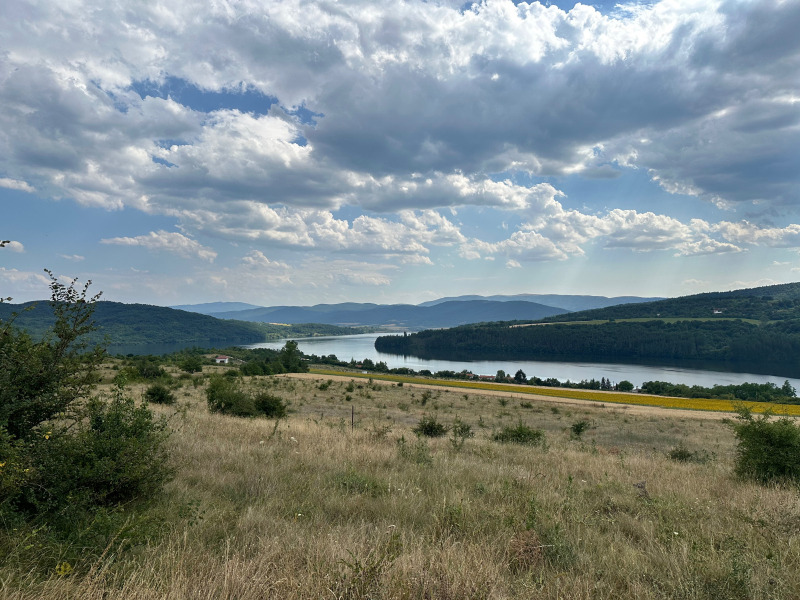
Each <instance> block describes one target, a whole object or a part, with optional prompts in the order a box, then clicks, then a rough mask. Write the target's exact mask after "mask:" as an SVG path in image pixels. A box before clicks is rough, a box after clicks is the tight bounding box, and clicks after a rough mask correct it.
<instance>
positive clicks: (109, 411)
mask: <svg viewBox="0 0 800 600" xmlns="http://www.w3.org/2000/svg"><path fill="white" fill-rule="evenodd" d="M167 435H168V431H167V424H166V421H165V420H164V419H163V418H162V419H156V418H155V417H154V416H153V413H152V412H151V411H150V410H149V409H148V408H147V405H146V404H140V405H136V403H135V402H134V401H133V399H131V398H129V397H125V396H124V395H122V390H119V391H118V393H117V395H116V397H115V398H113V399H112V400H111V401H104V400H100V399H96V398H95V399H93V400H91V401H90V402H89V403H88V405H87V407H86V419H85V420H83V421H82V422H81V423H80V424H79V425H78V426H77V429H76V430H74V431H73V430H69V431H68V430H66V428H62V429H60V430H59V431H54V432H53V434H52V435H51V437H50V439H47V440H45V443H42V444H38V445H36V447H35V448H34V451H33V455H32V467H33V470H34V471H35V472H36V481H37V487H36V488H35V489H34V490H32V492H33V493H32V494H29V495H28V500H29V501H31V500H32V501H33V502H34V504H35V505H36V506H37V508H38V509H39V512H55V511H56V510H58V511H60V512H62V513H63V512H64V509H65V508H67V507H69V509H70V510H69V511H68V512H74V511H75V509H76V508H90V507H93V506H110V505H114V504H118V503H122V502H128V501H130V500H134V499H137V498H142V497H148V496H150V495H152V494H154V493H155V492H156V491H158V490H159V489H160V488H161V486H162V485H163V484H164V483H165V482H166V481H167V479H168V478H169V476H170V474H171V469H170V467H169V466H168V464H169V460H168V459H169V456H168V454H167V448H166V445H165V442H166V439H167Z"/></svg>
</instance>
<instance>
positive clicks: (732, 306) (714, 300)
mask: <svg viewBox="0 0 800 600" xmlns="http://www.w3.org/2000/svg"><path fill="white" fill-rule="evenodd" d="M670 317H680V318H695V319H700V318H703V319H704V318H718V319H754V320H757V321H777V320H787V319H800V283H786V284H782V285H771V286H766V287H757V288H749V289H743V290H734V291H731V292H711V293H706V294H696V295H693V296H681V297H679V298H668V299H666V300H658V301H656V302H643V303H639V304H620V305H617V306H610V307H608V308H599V309H594V310H584V311H580V312H574V313H570V314H565V315H559V316H557V317H550V318H546V319H543V321H558V322H562V321H592V320H605V319H641V318H650V319H658V318H670Z"/></svg>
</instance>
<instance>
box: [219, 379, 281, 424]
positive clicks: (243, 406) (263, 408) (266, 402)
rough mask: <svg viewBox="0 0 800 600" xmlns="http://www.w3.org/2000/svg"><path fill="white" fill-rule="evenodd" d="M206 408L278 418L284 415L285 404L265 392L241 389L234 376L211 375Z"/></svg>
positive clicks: (235, 414) (237, 415)
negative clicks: (254, 392)
mask: <svg viewBox="0 0 800 600" xmlns="http://www.w3.org/2000/svg"><path fill="white" fill-rule="evenodd" d="M206 400H207V402H208V410H210V411H211V412H218V413H222V414H225V415H233V416H235V417H270V418H275V419H280V418H282V417H285V416H286V410H287V406H286V404H285V403H284V401H283V400H281V399H280V398H279V397H277V396H273V395H271V394H268V393H267V392H259V393H257V394H255V395H254V394H252V393H250V392H249V391H247V390H244V389H242V384H241V382H240V381H239V380H238V378H236V377H226V376H220V375H215V376H213V377H211V380H210V381H209V384H208V388H207V389H206Z"/></svg>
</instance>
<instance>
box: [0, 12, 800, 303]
mask: <svg viewBox="0 0 800 600" xmlns="http://www.w3.org/2000/svg"><path fill="white" fill-rule="evenodd" d="M797 31H800V0H783V1H780V0H763V1H761V0H753V1H738V0H735V1H728V0H723V1H702V2H698V1H697V0H662V1H660V2H639V3H637V2H634V3H614V2H595V3H587V4H576V3H574V2H565V1H563V0H559V1H557V2H532V3H525V2H512V1H511V0H485V1H483V2H472V3H470V2H467V3H464V2H463V1H458V2H449V1H447V0H441V1H439V2H436V1H428V2H423V1H420V0H405V1H399V0H396V1H394V2H377V3H376V2H374V1H372V0H368V1H367V0H339V1H336V0H281V1H276V0H272V1H270V0H214V1H208V0H196V1H189V0H170V1H169V2H166V1H163V0H148V1H147V2H142V1H141V0H117V1H115V2H108V1H107V0H62V1H60V2H52V1H48V0H15V1H14V2H2V3H0V240H5V241H7V242H8V243H6V244H5V247H3V248H0V296H2V297H12V298H13V299H14V302H24V301H28V300H33V299H42V298H46V297H47V296H48V287H47V284H48V279H47V276H46V274H45V273H44V271H43V270H44V269H49V270H51V271H52V272H53V273H55V274H56V275H57V276H58V277H59V278H61V279H62V280H63V281H69V280H70V279H71V278H77V280H78V281H79V282H86V281H87V280H91V281H92V282H93V283H92V289H93V290H94V291H102V292H103V299H106V300H114V301H121V302H141V303H147V304H158V305H174V304H190V303H203V302H214V301H241V302H249V303H253V304H258V305H263V306H272V305H284V304H297V305H311V304H317V303H333V302H346V301H354V302H377V303H413V304H416V303H420V302H424V301H428V300H432V299H436V298H440V297H445V296H455V295H460V294H482V295H489V294H522V293H534V294H535V293H541V294H550V293H561V294H595V295H604V296H617V295H639V296H670V297H672V296H680V295H685V294H692V293H699V292H705V291H720V290H729V289H737V288H743V287H754V286H759V285H770V284H776V283H786V282H791V281H798V280H800V36H798V35H797Z"/></svg>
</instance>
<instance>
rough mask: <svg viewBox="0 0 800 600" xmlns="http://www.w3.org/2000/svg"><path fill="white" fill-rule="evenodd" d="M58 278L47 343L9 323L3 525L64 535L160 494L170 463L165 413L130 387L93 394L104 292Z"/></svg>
mask: <svg viewBox="0 0 800 600" xmlns="http://www.w3.org/2000/svg"><path fill="white" fill-rule="evenodd" d="M48 274H50V273H49V272H48ZM50 277H51V284H50V290H51V302H50V305H51V307H52V310H53V316H54V322H53V326H52V328H51V329H50V331H49V332H48V333H47V334H45V336H44V337H43V338H42V339H41V340H40V341H33V340H32V338H31V337H30V336H29V335H28V334H27V333H24V332H20V331H17V330H16V329H15V328H14V327H13V322H14V318H13V317H12V319H11V320H10V321H7V322H5V323H3V322H0V457H2V463H3V467H2V468H0V521H2V522H4V523H10V522H19V523H23V522H30V525H29V526H31V527H36V526H37V524H41V525H40V526H41V527H46V528H47V530H48V531H53V532H56V531H62V532H63V531H67V530H69V529H74V528H75V527H76V525H75V524H76V523H80V522H85V521H86V519H89V520H91V519H92V518H93V515H96V514H98V513H99V512H102V510H105V509H106V508H108V509H109V510H111V511H112V512H113V511H114V510H116V508H115V507H116V505H118V504H120V503H128V502H130V501H132V500H135V499H138V498H149V497H152V496H153V495H154V494H155V493H156V492H157V491H158V490H159V489H160V488H161V486H162V485H163V483H164V482H165V481H166V480H167V479H168V478H169V476H170V468H169V457H168V454H167V451H166V441H167V436H168V430H167V426H166V422H165V421H164V420H163V419H156V418H155V417H154V416H153V414H152V413H151V412H150V410H149V409H148V408H147V405H146V404H142V405H140V406H136V405H135V403H134V402H133V400H131V399H129V398H126V397H124V394H123V392H122V388H121V387H119V388H118V391H117V394H116V395H115V397H114V398H112V399H111V400H108V399H104V398H97V397H92V395H91V394H92V390H93V387H94V384H95V383H96V381H97V380H98V376H97V368H98V366H99V364H100V361H101V360H102V358H103V349H102V348H100V347H95V348H91V349H90V348H89V347H88V346H87V344H86V343H85V342H84V340H85V337H84V336H85V335H86V334H88V333H90V332H92V331H94V329H95V328H94V325H93V324H92V321H91V317H92V314H93V311H94V303H95V301H96V300H97V299H98V298H99V294H98V295H96V296H94V297H91V298H88V297H87V295H86V293H87V290H88V284H87V285H86V286H84V288H83V290H82V291H79V290H76V289H75V287H74V285H75V284H74V282H73V284H70V285H69V286H64V285H63V284H61V283H59V282H58V280H57V279H56V278H55V277H53V276H52V275H51V274H50ZM106 541H107V540H106Z"/></svg>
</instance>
